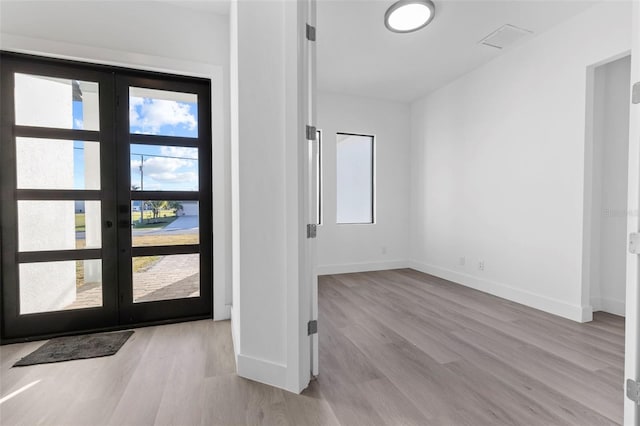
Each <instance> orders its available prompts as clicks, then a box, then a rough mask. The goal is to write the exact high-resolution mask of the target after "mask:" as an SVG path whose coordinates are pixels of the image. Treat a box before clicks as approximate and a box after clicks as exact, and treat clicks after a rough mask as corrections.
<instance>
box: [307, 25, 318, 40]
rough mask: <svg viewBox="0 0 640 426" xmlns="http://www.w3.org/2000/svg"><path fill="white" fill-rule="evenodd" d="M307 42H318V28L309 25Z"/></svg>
mask: <svg viewBox="0 0 640 426" xmlns="http://www.w3.org/2000/svg"><path fill="white" fill-rule="evenodd" d="M307 40H309V41H316V27H314V26H313V25H309V24H307Z"/></svg>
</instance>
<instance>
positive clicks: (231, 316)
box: [229, 306, 240, 371]
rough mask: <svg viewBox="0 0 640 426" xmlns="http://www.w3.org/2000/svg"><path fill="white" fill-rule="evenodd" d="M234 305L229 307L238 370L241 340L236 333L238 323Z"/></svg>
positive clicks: (232, 341)
mask: <svg viewBox="0 0 640 426" xmlns="http://www.w3.org/2000/svg"><path fill="white" fill-rule="evenodd" d="M233 312H234V311H233V306H231V309H229V318H230V319H231V343H233V353H234V355H235V358H236V371H237V370H238V354H239V353H240V342H239V341H238V337H239V336H237V335H236V324H235V322H234V313H233Z"/></svg>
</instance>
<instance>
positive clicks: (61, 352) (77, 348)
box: [13, 331, 133, 367]
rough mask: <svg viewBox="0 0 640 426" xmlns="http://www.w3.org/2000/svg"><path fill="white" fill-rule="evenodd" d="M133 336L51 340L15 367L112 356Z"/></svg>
mask: <svg viewBox="0 0 640 426" xmlns="http://www.w3.org/2000/svg"><path fill="white" fill-rule="evenodd" d="M132 334H133V331H119V332H117V333H103V334H86V335H82V336H66V337H57V338H55V339H51V340H49V341H48V342H47V343H45V344H44V345H42V346H40V347H39V348H38V349H36V350H35V351H33V352H31V353H30V354H29V355H27V356H25V357H24V358H22V359H21V360H20V361H18V362H16V363H15V364H13V366H14V367H25V366H27V365H34V364H48V363H51V362H62V361H71V360H74V359H87V358H98V357H102V356H110V355H113V354H115V353H116V352H118V350H119V349H120V348H121V347H122V345H124V343H125V342H126V341H127V339H129V337H131V335H132Z"/></svg>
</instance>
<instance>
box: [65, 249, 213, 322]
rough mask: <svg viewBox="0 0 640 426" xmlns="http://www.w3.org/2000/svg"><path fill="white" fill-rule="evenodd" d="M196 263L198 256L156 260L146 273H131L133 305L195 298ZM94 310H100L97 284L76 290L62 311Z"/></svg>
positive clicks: (198, 275) (170, 257)
mask: <svg viewBox="0 0 640 426" xmlns="http://www.w3.org/2000/svg"><path fill="white" fill-rule="evenodd" d="M199 260H200V255H199V254H180V255H172V256H160V257H159V259H158V260H157V261H156V262H155V263H154V264H152V265H151V266H150V267H149V268H148V269H147V270H145V271H139V272H136V273H134V274H133V301H134V303H140V302H151V301H154V300H170V299H182V298H187V297H198V296H199V295H200V273H199V271H200V263H199ZM96 306H102V286H101V285H100V284H98V283H87V284H85V285H83V286H81V287H80V288H78V293H77V298H76V301H75V302H74V303H72V304H71V305H69V306H67V307H66V308H65V309H67V310H68V309H82V308H89V307H96Z"/></svg>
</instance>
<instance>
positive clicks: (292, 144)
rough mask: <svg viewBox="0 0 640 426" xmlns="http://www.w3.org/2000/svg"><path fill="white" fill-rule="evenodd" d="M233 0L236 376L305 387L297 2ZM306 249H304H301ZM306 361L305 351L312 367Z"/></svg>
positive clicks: (292, 388)
mask: <svg viewBox="0 0 640 426" xmlns="http://www.w3.org/2000/svg"><path fill="white" fill-rule="evenodd" d="M302 4H303V2H288V1H282V0H278V1H234V2H233V3H232V5H231V58H232V60H231V69H232V85H231V93H232V96H231V99H232V103H231V122H232V126H231V139H232V142H231V148H232V151H231V167H232V182H233V185H232V219H233V220H232V222H233V224H232V226H233V230H232V233H233V308H232V332H233V339H234V349H235V352H236V362H237V371H238V375H240V376H242V377H246V378H250V379H252V380H257V381H260V382H263V383H268V384H271V385H274V386H278V387H281V388H285V389H288V390H290V391H293V392H300V391H301V390H302V389H304V388H305V387H306V386H307V384H308V382H309V372H310V368H306V369H303V368H301V365H304V362H303V360H302V354H303V353H304V349H303V346H304V345H306V348H307V350H306V353H307V356H308V347H309V338H308V336H306V332H305V331H306V330H305V326H306V321H305V320H304V318H308V316H306V317H305V312H306V315H308V314H309V313H308V312H307V311H305V309H307V310H308V307H309V301H308V300H307V301H306V303H302V302H301V301H300V298H299V294H300V293H301V292H303V289H302V286H303V284H302V281H301V280H299V278H300V275H299V272H300V253H301V252H300V249H301V248H300V240H301V239H302V238H303V229H304V225H303V221H302V220H303V214H302V209H301V206H302V204H301V202H302V197H301V196H300V195H301V187H302V183H301V177H302V173H301V170H302V165H301V164H300V163H299V155H300V151H299V150H300V149H301V148H302V147H304V133H303V127H302V122H301V119H300V118H299V117H300V116H301V113H300V103H299V99H298V96H299V92H298V90H299V86H298V84H299V83H298V82H299V81H300V80H299V78H300V75H299V62H298V59H299V57H298V53H299V52H298V51H297V49H296V46H297V44H298V35H299V34H302V32H301V31H300V29H299V28H300V27H298V20H297V13H298V7H302ZM299 248H300V249H299ZM308 363H309V360H308V359H307V362H306V364H307V366H308Z"/></svg>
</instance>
